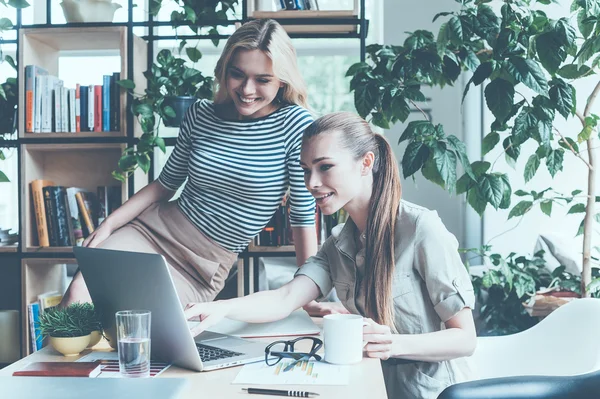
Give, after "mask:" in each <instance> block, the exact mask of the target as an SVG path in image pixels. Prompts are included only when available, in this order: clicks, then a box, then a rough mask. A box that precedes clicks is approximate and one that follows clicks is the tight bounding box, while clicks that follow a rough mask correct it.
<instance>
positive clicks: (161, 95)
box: [113, 49, 213, 181]
mask: <svg viewBox="0 0 600 399" xmlns="http://www.w3.org/2000/svg"><path fill="white" fill-rule="evenodd" d="M144 77H145V78H146V80H147V88H146V89H145V90H144V94H138V95H136V94H134V98H133V104H132V107H131V111H132V112H133V114H134V116H135V117H136V118H137V120H138V122H139V123H140V126H141V128H142V132H143V134H142V136H141V137H140V140H139V142H138V144H137V146H136V148H128V149H127V150H125V152H124V153H123V155H122V156H121V159H120V160H119V164H118V167H119V169H118V170H116V171H114V172H113V177H115V178H116V179H118V180H120V181H124V180H125V178H127V176H129V175H130V174H131V173H133V171H134V170H135V169H136V168H137V167H138V166H139V167H140V168H141V169H142V170H143V171H144V173H147V172H148V170H149V168H150V155H151V154H152V152H153V150H154V147H155V146H158V147H159V148H160V149H161V151H163V152H165V142H164V139H163V138H162V137H160V136H159V134H158V133H159V125H160V123H161V121H167V123H166V124H167V125H168V121H171V120H180V119H181V118H182V113H183V112H184V111H185V110H184V109H179V112H176V111H175V109H174V105H173V103H172V101H173V100H174V99H175V100H177V98H178V99H181V98H183V99H184V100H189V99H191V100H192V102H194V101H197V100H198V99H200V98H212V97H213V79H212V77H208V76H204V75H203V74H202V73H201V72H200V71H199V70H197V69H195V68H192V67H189V66H187V65H186V61H185V60H184V59H182V58H179V57H176V56H175V55H173V54H172V53H171V51H170V50H166V49H165V50H161V51H160V52H159V53H158V55H157V57H156V62H155V63H153V64H152V67H151V68H150V69H149V70H147V71H146V72H144ZM118 83H119V85H121V86H122V87H124V88H126V89H129V90H131V91H133V90H134V89H135V84H134V82H133V81H132V80H121V81H119V82H118ZM176 97H177V98H176ZM188 106H189V104H188Z"/></svg>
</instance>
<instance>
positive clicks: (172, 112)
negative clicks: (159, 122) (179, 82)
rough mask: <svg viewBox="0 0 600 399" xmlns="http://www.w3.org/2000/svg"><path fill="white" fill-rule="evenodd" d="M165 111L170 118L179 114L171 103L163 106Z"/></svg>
mask: <svg viewBox="0 0 600 399" xmlns="http://www.w3.org/2000/svg"><path fill="white" fill-rule="evenodd" d="M163 112H164V113H165V115H166V116H168V117H169V118H175V117H176V116H177V114H176V113H175V110H174V109H173V108H172V107H171V106H170V105H167V106H165V107H164V108H163Z"/></svg>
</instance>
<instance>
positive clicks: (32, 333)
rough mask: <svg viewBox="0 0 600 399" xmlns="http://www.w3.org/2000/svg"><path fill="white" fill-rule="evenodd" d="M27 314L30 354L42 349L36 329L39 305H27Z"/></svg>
mask: <svg viewBox="0 0 600 399" xmlns="http://www.w3.org/2000/svg"><path fill="white" fill-rule="evenodd" d="M27 314H28V317H29V337H30V344H31V353H33V352H36V351H38V350H40V349H42V334H41V332H40V330H39V328H38V323H39V320H40V304H39V302H37V301H36V302H32V303H30V304H29V305H27Z"/></svg>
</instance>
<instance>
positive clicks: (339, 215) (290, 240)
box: [254, 196, 348, 246]
mask: <svg viewBox="0 0 600 399" xmlns="http://www.w3.org/2000/svg"><path fill="white" fill-rule="evenodd" d="M347 219H348V213H347V212H346V211H345V210H344V209H340V210H339V211H338V212H336V213H334V214H333V215H324V214H323V213H322V212H321V210H320V209H319V207H318V206H317V209H316V211H315V226H316V230H317V242H318V243H319V245H321V244H323V242H325V240H326V239H327V237H329V236H330V235H331V230H332V229H333V228H334V227H335V226H336V225H338V224H339V223H345V222H346V220H347ZM293 244H294V237H293V234H292V226H291V224H290V207H289V203H288V201H287V196H286V198H284V199H283V201H282V202H281V204H280V205H279V208H277V211H275V214H273V217H272V218H271V220H270V221H269V223H267V225H266V226H265V227H264V228H263V229H262V231H261V232H260V233H258V235H257V236H256V237H254V245H256V246H282V245H293Z"/></svg>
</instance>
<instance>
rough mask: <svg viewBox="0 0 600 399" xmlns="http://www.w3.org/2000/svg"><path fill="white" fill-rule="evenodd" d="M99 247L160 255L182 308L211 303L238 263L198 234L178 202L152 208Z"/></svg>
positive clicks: (155, 205)
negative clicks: (189, 305) (196, 303)
mask: <svg viewBox="0 0 600 399" xmlns="http://www.w3.org/2000/svg"><path fill="white" fill-rule="evenodd" d="M98 247H99V248H106V249H114V250H121V251H132V252H144V253H158V254H161V255H163V256H164V257H165V259H166V260H167V264H168V266H169V271H170V272H171V276H172V277H173V282H174V283H175V288H176V290H177V294H178V296H179V300H180V301H181V304H182V305H183V306H185V305H187V304H188V303H192V302H208V301H212V300H213V299H214V298H215V297H216V296H217V294H218V293H219V291H221V289H222V288H223V286H224V285H225V279H226V278H227V276H228V275H229V270H230V269H231V267H232V266H233V264H234V262H235V261H236V259H237V254H236V253H234V252H231V251H229V250H227V249H225V248H223V247H222V246H220V245H219V244H217V243H216V242H214V241H213V240H211V239H210V238H208V237H206V236H205V235H204V234H203V233H202V232H201V231H200V230H198V228H197V227H196V226H194V225H193V224H192V222H191V221H190V220H189V219H188V218H187V217H186V216H185V215H184V214H183V212H181V210H180V209H179V205H178V204H177V201H172V202H164V203H157V204H153V205H151V206H150V207H148V209H146V210H145V211H144V212H142V213H141V214H140V215H139V216H138V217H137V218H135V219H134V220H132V221H131V222H129V223H128V224H126V225H125V226H123V227H121V228H120V229H118V230H116V231H114V232H113V234H112V235H111V236H110V237H108V238H107V239H106V240H105V241H104V242H102V243H101V244H100V245H99V246H98Z"/></svg>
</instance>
